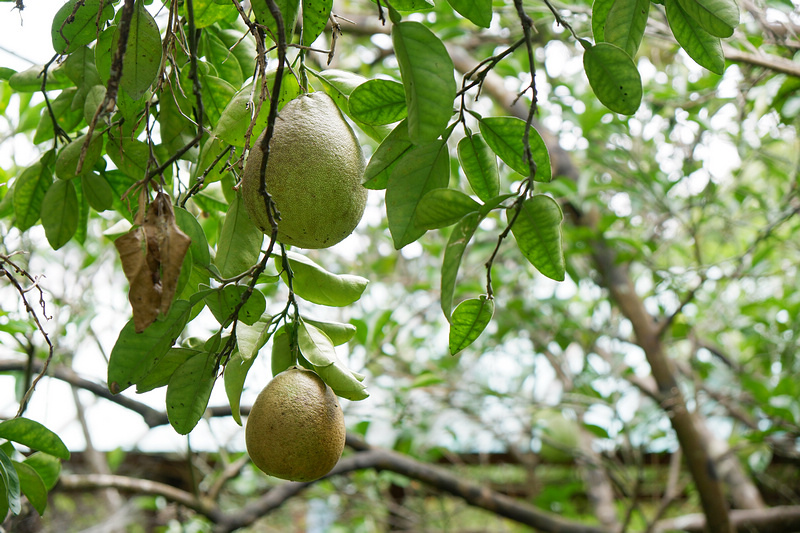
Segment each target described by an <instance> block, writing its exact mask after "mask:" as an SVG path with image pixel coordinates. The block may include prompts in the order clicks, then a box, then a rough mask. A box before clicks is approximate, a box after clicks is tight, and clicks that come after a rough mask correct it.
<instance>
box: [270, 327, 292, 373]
mask: <svg viewBox="0 0 800 533" xmlns="http://www.w3.org/2000/svg"><path fill="white" fill-rule="evenodd" d="M293 348H294V349H293ZM295 364H297V347H296V346H294V347H293V346H292V343H291V340H290V339H289V331H287V327H281V328H280V329H279V330H278V331H277V332H276V333H275V337H274V338H273V339H272V356H271V359H270V367H271V369H272V375H273V376H277V375H278V374H280V373H281V372H283V371H284V370H286V369H287V368H289V367H290V366H293V365H295Z"/></svg>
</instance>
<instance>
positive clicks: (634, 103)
mask: <svg viewBox="0 0 800 533" xmlns="http://www.w3.org/2000/svg"><path fill="white" fill-rule="evenodd" d="M583 68H584V70H585V71H586V77H587V78H589V85H591V86H592V90H593V91H594V94H595V96H597V99H598V100H600V102H601V103H602V104H603V105H604V106H606V107H607V108H609V109H610V110H611V111H614V112H615V113H621V114H623V115H633V114H634V113H636V110H637V109H639V105H640V104H641V103H642V78H641V76H640V75H639V71H638V70H637V69H636V64H635V63H634V62H633V59H631V57H630V56H629V55H628V54H627V53H626V52H625V51H624V50H623V49H622V48H620V47H618V46H615V45H613V44H609V43H599V44H596V45H594V46H592V47H589V48H588V49H586V50H585V51H584V53H583Z"/></svg>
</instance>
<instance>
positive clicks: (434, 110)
mask: <svg viewBox="0 0 800 533" xmlns="http://www.w3.org/2000/svg"><path fill="white" fill-rule="evenodd" d="M392 43H393V44H394V51H395V56H396V57H397V62H398V64H399V66H400V75H401V77H402V78H403V87H404V89H405V95H406V106H407V107H408V137H409V139H410V140H411V142H413V143H414V144H422V143H427V142H430V141H434V140H436V139H437V138H438V137H439V135H441V134H442V133H444V130H445V129H446V128H447V124H448V122H449V121H450V117H452V116H453V100H455V96H456V82H455V78H454V76H453V60H452V59H450V55H449V54H448V53H447V50H446V49H445V47H444V44H442V41H441V40H439V38H438V37H437V36H436V35H435V34H434V33H433V32H432V31H431V30H429V29H428V28H426V27H425V26H423V25H422V24H421V23H419V22H413V21H405V22H400V23H399V24H394V26H393V27H392Z"/></svg>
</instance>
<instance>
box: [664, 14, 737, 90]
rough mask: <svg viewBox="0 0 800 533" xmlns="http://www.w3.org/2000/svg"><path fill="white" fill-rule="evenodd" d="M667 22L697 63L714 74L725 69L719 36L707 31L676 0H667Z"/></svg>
mask: <svg viewBox="0 0 800 533" xmlns="http://www.w3.org/2000/svg"><path fill="white" fill-rule="evenodd" d="M666 8H667V22H669V27H670V29H671V30H672V34H673V35H674V36H675V40H676V41H678V44H680V45H681V46H682V47H683V49H684V50H685V51H686V53H687V54H689V57H691V58H692V59H694V60H695V61H696V62H697V64H698V65H700V66H701V67H704V68H707V69H708V70H710V71H711V72H714V73H715V74H722V73H723V72H724V71H725V55H724V54H723V52H722V43H721V42H720V39H719V37H715V36H713V35H711V34H710V33H708V32H707V31H706V30H704V29H703V28H702V26H700V24H699V23H698V22H697V21H696V20H694V19H693V18H691V17H690V16H689V15H687V14H686V12H685V11H684V10H683V8H682V7H681V6H680V3H679V2H678V0H667V2H666Z"/></svg>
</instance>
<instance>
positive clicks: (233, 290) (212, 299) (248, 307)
mask: <svg viewBox="0 0 800 533" xmlns="http://www.w3.org/2000/svg"><path fill="white" fill-rule="evenodd" d="M245 292H247V287H246V286H244V285H226V286H225V287H223V288H221V289H219V290H215V291H214V292H212V293H211V294H209V295H208V296H206V297H205V301H206V305H207V306H208V308H209V310H210V311H211V313H212V314H213V315H214V318H216V319H217V322H219V323H220V325H222V326H223V327H228V326H229V325H230V323H231V320H230V319H231V314H233V312H234V310H235V309H236V306H237V305H239V302H241V301H242V296H243V295H244V293H245ZM266 309H267V299H266V298H264V294H262V293H261V291H259V290H253V293H252V294H251V295H250V297H249V298H248V299H247V302H246V303H245V304H244V305H243V306H242V308H241V309H240V310H239V320H240V321H241V322H243V323H245V324H247V325H250V326H252V325H253V324H255V323H256V322H257V321H258V319H259V318H261V315H263V314H264V311H266Z"/></svg>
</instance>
